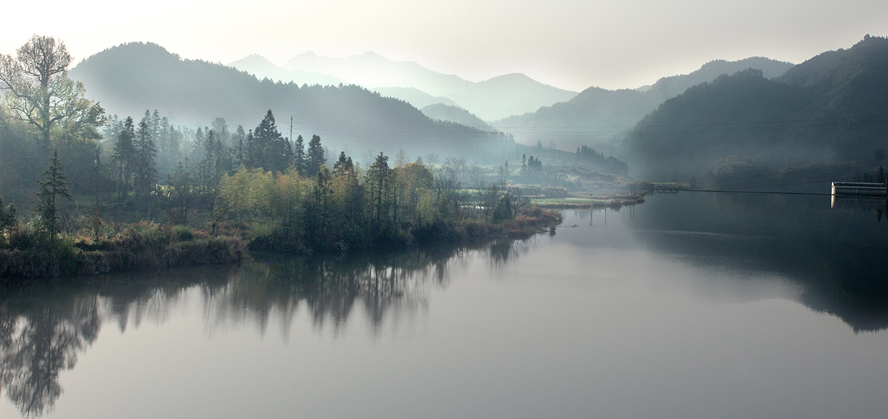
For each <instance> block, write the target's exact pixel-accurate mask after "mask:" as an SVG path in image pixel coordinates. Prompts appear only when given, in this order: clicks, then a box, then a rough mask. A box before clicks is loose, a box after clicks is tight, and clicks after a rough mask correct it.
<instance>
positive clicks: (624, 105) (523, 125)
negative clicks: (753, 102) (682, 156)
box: [491, 57, 793, 150]
mask: <svg viewBox="0 0 888 419" xmlns="http://www.w3.org/2000/svg"><path fill="white" fill-rule="evenodd" d="M792 66H793V65H792V64H790V63H786V62H781V61H775V60H771V59H768V58H760V57H753V58H747V59H744V60H739V61H724V60H717V61H712V62H709V63H707V64H705V65H704V66H703V67H701V68H700V69H699V70H697V71H695V72H693V73H691V74H687V75H680V76H672V77H664V78H661V79H660V80H659V81H657V83H655V84H654V85H653V86H648V87H647V88H645V89H634V90H633V89H623V90H605V89H601V88H598V87H590V88H588V89H586V90H584V91H582V92H580V94H578V95H576V96H575V97H574V98H573V99H571V100H569V101H567V102H564V103H557V104H554V105H551V106H547V107H543V108H540V109H539V110H537V111H535V112H532V113H527V114H523V115H519V116H513V117H509V118H504V119H501V120H498V121H494V122H492V123H491V124H492V125H493V126H494V127H496V128H497V129H499V130H501V131H504V132H508V133H511V134H513V135H514V136H515V141H516V142H519V143H523V144H535V143H536V142H537V141H541V142H542V143H543V144H549V143H550V142H551V143H555V145H556V147H559V148H562V149H568V150H571V149H574V148H576V147H580V146H582V145H597V144H601V143H612V142H614V140H616V139H618V138H620V139H621V138H622V137H623V136H624V135H625V134H626V133H627V132H629V130H631V129H632V128H633V127H634V126H635V124H636V123H638V122H639V121H641V119H642V118H644V117H645V115H647V114H649V113H651V112H652V111H653V110H654V109H656V108H657V106H659V105H660V104H661V103H663V102H664V101H666V100H668V99H670V98H673V97H675V96H678V95H680V94H682V93H684V91H685V90H687V89H688V88H689V87H691V86H694V85H697V84H700V83H705V82H710V81H712V80H714V79H715V78H716V77H718V76H720V75H723V74H733V73H735V72H737V71H740V70H744V69H747V68H756V69H760V70H762V71H763V73H764V75H765V77H767V78H773V77H777V76H780V75H781V74H783V73H784V72H786V71H787V70H789V69H790V68H792Z"/></svg>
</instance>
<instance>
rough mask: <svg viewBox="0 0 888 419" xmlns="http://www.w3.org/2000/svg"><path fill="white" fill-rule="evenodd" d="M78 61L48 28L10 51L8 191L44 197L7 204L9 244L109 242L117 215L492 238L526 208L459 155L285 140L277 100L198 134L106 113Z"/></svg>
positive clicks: (298, 241)
mask: <svg viewBox="0 0 888 419" xmlns="http://www.w3.org/2000/svg"><path fill="white" fill-rule="evenodd" d="M34 51H37V52H34ZM40 54H42V55H40ZM35 56H36V58H35ZM71 60H72V59H71V57H70V55H69V54H68V53H67V51H66V48H65V46H64V44H63V43H61V42H58V41H55V40H54V39H52V38H49V37H41V36H35V37H33V38H32V39H31V40H29V41H28V43H27V44H26V45H24V46H23V47H21V48H20V49H19V50H18V51H17V55H15V56H13V55H0V64H2V65H0V82H2V85H5V87H6V94H5V95H4V102H3V104H2V106H0V133H2V136H0V174H2V181H0V196H7V197H10V198H11V199H9V201H12V202H15V203H16V204H18V205H19V206H26V205H28V204H30V203H33V206H31V211H30V212H28V211H25V212H22V211H21V210H19V209H17V208H16V206H14V205H6V204H4V203H3V202H2V201H0V238H3V242H5V243H6V244H9V243H11V242H12V241H13V240H12V239H11V237H12V235H11V234H12V233H11V232H13V231H18V232H19V233H20V232H21V231H22V230H23V229H28V228H30V229H32V230H33V231H34V232H35V234H37V235H38V236H39V237H43V238H44V239H48V241H50V242H51V241H54V240H55V238H56V237H57V236H59V235H60V234H62V233H66V232H67V233H78V232H79V234H81V235H83V234H84V233H83V231H85V230H89V231H90V232H91V234H90V236H92V241H93V242H98V241H100V240H101V238H102V237H103V236H106V237H107V236H110V235H113V234H114V231H113V224H114V223H115V222H117V221H121V220H124V221H137V220H139V219H150V220H155V219H160V220H163V221H165V222H168V223H170V224H173V225H175V224H192V225H205V226H207V227H208V229H209V230H210V233H211V234H212V235H216V234H218V233H219V232H224V233H227V234H241V235H245V236H248V237H249V238H250V239H251V240H253V243H254V247H257V248H269V249H289V250H309V249H346V248H367V247H370V246H374V245H378V244H382V243H388V244H405V243H411V242H415V241H423V240H432V239H436V238H441V237H453V238H456V237H467V236H475V235H483V234H486V232H487V231H488V229H489V226H490V225H493V224H495V223H499V222H502V221H505V220H510V219H513V218H514V216H515V214H516V212H517V211H518V210H521V209H522V208H524V207H526V206H527V205H526V200H521V199H518V198H517V197H516V194H515V193H514V191H512V190H510V188H508V187H507V186H506V184H505V183H504V182H492V183H490V184H485V183H484V182H476V183H477V184H476V185H475V190H474V192H471V193H470V192H467V191H465V190H463V188H462V186H463V184H462V180H461V179H462V178H463V173H461V172H462V171H463V170H464V169H465V167H466V166H465V163H464V162H460V161H454V160H452V159H448V160H447V161H446V162H445V163H444V164H441V165H437V157H435V158H434V159H431V158H430V160H433V162H432V163H429V164H428V165H427V164H425V163H423V161H422V159H421V158H418V159H417V160H416V161H413V162H409V161H407V159H406V156H405V155H402V154H404V153H401V154H399V155H398V156H397V162H396V164H390V160H389V157H388V156H386V155H385V154H383V153H379V154H378V155H377V156H376V157H375V158H374V159H372V161H371V162H369V164H367V167H361V165H359V164H357V163H355V162H354V161H353V159H352V158H351V157H350V156H347V155H346V153H345V152H340V153H339V155H338V158H337V159H331V158H330V156H329V155H328V154H329V152H328V150H327V149H326V148H324V146H323V145H322V144H321V138H320V137H319V136H318V135H313V136H311V138H310V139H309V140H308V141H307V144H306V141H305V139H304V138H303V137H302V136H301V135H300V136H298V137H297V138H296V139H295V141H291V139H290V138H287V137H284V136H283V135H282V134H281V133H280V131H279V129H278V127H277V124H276V121H275V116H274V114H273V112H272V110H268V112H267V113H266V115H265V116H264V118H263V119H262V120H261V121H260V122H259V124H258V125H257V126H256V127H255V128H254V129H249V130H245V129H244V128H243V127H242V126H238V127H237V128H236V129H235V130H234V132H230V131H229V129H228V126H227V124H226V122H225V120H224V119H222V118H216V119H215V120H214V121H213V122H212V124H211V125H212V126H211V127H209V126H208V127H203V128H198V129H196V130H189V129H187V128H182V127H175V126H173V124H172V123H171V122H170V120H169V119H168V118H166V117H162V116H161V115H160V112H159V111H158V110H154V111H153V112H151V111H148V110H146V111H145V114H144V115H143V116H142V118H141V119H140V120H138V122H137V121H136V119H134V118H132V117H131V116H127V117H125V118H120V117H118V116H117V115H111V116H108V115H105V112H104V110H103V109H102V108H101V106H100V105H99V104H98V103H94V102H92V101H90V100H89V99H87V98H86V97H85V89H84V88H83V86H82V84H80V83H75V82H73V81H71V80H70V79H68V78H67V73H66V68H67V65H68V64H69V63H70V62H71ZM45 62H53V63H56V64H55V65H54V66H46V65H43V64H44V63H45ZM57 86H62V87H63V88H57ZM47 98H49V100H46V99H47ZM58 107H65V108H66V109H57V108H58ZM34 109H37V110H36V111H33V110H34ZM71 109H73V111H72V110H71ZM32 111H33V112H32ZM11 156H15V157H11ZM530 163H531V164H530V165H529V166H530V167H529V170H540V169H541V163H539V162H538V160H536V159H533V158H532V159H531V161H530ZM41 168H45V170H42V169H41ZM35 183H37V188H36V192H35V187H34V184H35ZM470 200H471V201H473V202H472V205H469V201H470ZM28 215H30V216H29V217H28ZM112 218H115V219H116V221H115V222H111V221H110V220H111V219H112ZM3 242H0V244H3Z"/></svg>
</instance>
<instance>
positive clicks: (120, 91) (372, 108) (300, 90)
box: [69, 43, 515, 163]
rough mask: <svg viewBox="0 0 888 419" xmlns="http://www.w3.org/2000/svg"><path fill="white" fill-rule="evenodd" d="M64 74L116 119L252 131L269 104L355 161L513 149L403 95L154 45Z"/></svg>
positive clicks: (122, 50) (482, 156)
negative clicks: (154, 114) (253, 70)
mask: <svg viewBox="0 0 888 419" xmlns="http://www.w3.org/2000/svg"><path fill="white" fill-rule="evenodd" d="M69 74H70V76H71V78H73V79H75V80H79V81H82V82H83V83H84V85H85V86H86V89H87V95H88V97H90V98H92V99H94V100H98V101H99V102H100V103H101V105H102V106H103V107H105V109H106V110H107V111H108V113H110V114H117V115H119V116H121V117H124V116H133V117H136V118H139V117H141V115H143V114H144V113H145V110H154V109H157V110H159V111H160V112H161V114H163V115H168V116H170V117H171V119H172V120H173V122H174V123H176V124H183V125H185V126H193V127H197V126H207V125H209V124H210V122H211V121H212V120H213V119H214V118H216V117H222V118H225V119H226V121H227V123H228V124H229V125H230V126H231V127H235V126H237V125H243V126H244V128H245V129H251V128H253V127H255V126H256V125H258V123H259V122H260V121H261V120H262V118H263V116H264V115H265V113H266V111H268V110H269V109H271V110H272V111H273V112H274V114H275V116H276V117H277V123H278V127H279V129H280V130H281V131H282V133H283V134H284V135H285V136H289V132H288V131H289V127H288V125H289V119H290V117H291V116H292V117H293V119H294V123H295V127H294V135H296V134H301V135H303V136H304V137H306V136H307V137H310V136H311V135H312V134H318V135H320V136H321V138H322V141H323V144H324V145H325V146H327V147H329V148H330V149H331V151H332V152H334V153H335V152H336V151H337V150H345V151H347V152H349V154H351V155H354V156H355V157H356V158H361V157H364V156H363V155H364V154H369V155H371V156H372V155H373V154H376V153H378V152H379V151H384V152H386V153H387V154H389V155H394V154H395V153H397V152H398V151H399V150H401V149H403V150H405V151H406V152H407V153H408V155H411V156H414V157H415V156H424V155H427V154H430V153H435V154H438V155H440V156H441V157H446V156H461V157H467V158H469V162H478V163H487V162H495V163H499V162H500V161H501V160H502V158H501V156H500V153H502V152H503V150H506V149H508V151H509V153H510V155H512V154H514V153H515V145H514V143H512V142H509V141H507V140H505V139H504V138H503V137H502V136H500V135H495V134H490V133H485V132H482V131H480V130H477V129H474V128H469V127H465V126H462V125H458V124H453V123H443V122H439V121H434V120H432V119H430V118H429V117H427V116H425V115H424V114H423V113H422V112H420V111H419V110H418V109H416V108H415V107H413V106H411V105H410V104H408V103H406V102H404V101H402V100H398V99H392V98H386V97H383V96H381V95H380V94H378V93H375V92H371V91H369V90H366V89H364V88H362V87H359V86H353V85H352V86H338V85H337V86H329V85H328V86H321V85H314V86H299V85H297V84H295V83H280V82H273V81H271V80H269V79H265V80H261V81H260V80H259V79H257V78H256V77H254V76H252V75H250V74H247V73H246V72H242V71H239V70H237V69H234V68H232V67H226V66H223V65H220V64H212V63H208V62H204V61H195V60H182V59H180V58H179V56H177V55H175V54H171V53H169V52H168V51H166V50H165V49H164V48H162V47H160V46H158V45H156V44H151V43H148V44H144V43H131V44H125V45H120V46H117V47H113V48H110V49H107V50H105V51H103V52H101V53H98V54H96V55H94V56H92V57H89V58H87V59H86V60H84V61H82V62H81V63H80V64H78V65H77V66H76V67H75V68H73V69H72V70H71V71H70V73H69ZM311 76H313V77H314V76H315V75H311Z"/></svg>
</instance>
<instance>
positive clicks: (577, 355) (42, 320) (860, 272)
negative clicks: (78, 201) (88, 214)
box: [0, 193, 888, 418]
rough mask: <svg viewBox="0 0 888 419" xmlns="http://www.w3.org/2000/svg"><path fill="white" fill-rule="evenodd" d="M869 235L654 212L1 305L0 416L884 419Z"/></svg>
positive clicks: (738, 202) (39, 293) (846, 227)
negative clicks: (521, 234)
mask: <svg viewBox="0 0 888 419" xmlns="http://www.w3.org/2000/svg"><path fill="white" fill-rule="evenodd" d="M884 214H885V213H884V206H882V207H880V206H879V205H878V204H875V205H855V204H847V205H845V206H838V207H837V208H831V206H830V202H829V198H828V197H805V196H791V197H780V196H749V195H745V196H738V195H727V194H685V193H682V194H677V195H664V194H659V195H654V196H651V197H649V199H648V201H647V202H646V203H645V204H643V205H640V206H637V207H634V208H623V209H621V210H620V211H616V212H615V211H613V210H608V211H607V212H604V211H600V210H599V211H595V212H590V211H588V210H586V211H567V212H565V213H564V215H565V221H564V223H563V224H562V225H561V226H560V227H559V228H558V229H557V231H556V233H555V234H554V235H548V234H541V235H537V236H534V237H532V238H531V239H529V240H525V241H517V242H511V241H495V242H493V243H489V244H479V245H477V246H470V247H467V248H426V249H422V250H410V251H405V252H396V253H370V254H346V255H344V256H342V257H340V256H338V255H337V256H331V257H315V258H289V257H285V256H280V255H271V254H261V255H258V256H256V258H255V261H253V262H250V263H247V264H244V265H242V266H235V267H227V266H225V267H205V268H196V269H186V270H175V271H170V272H168V273H160V274H155V273H146V274H130V275H115V276H107V277H97V278H86V279H84V280H77V281H65V282H60V283H53V284H39V285H33V286H26V287H23V288H15V289H9V290H4V292H3V293H2V294H0V295H2V296H3V297H2V299H0V326H2V327H0V367H2V374H0V379H2V381H0V386H2V387H0V389H2V390H0V391H2V397H3V399H2V400H3V401H2V402H0V415H2V416H3V417H18V416H20V415H22V414H25V413H30V414H32V415H39V414H43V415H44V416H46V417H146V418H147V417H159V416H164V417H195V416H199V417H206V416H217V417H244V416H261V417H293V416H303V417H344V416H359V417H380V418H382V417H388V418H390V417H441V418H445V417H456V416H463V417H543V416H547V417H627V418H628V417H663V418H686V417H728V418H731V417H738V418H740V417H752V416H754V417H806V418H812V417H813V418H818V417H822V418H829V417H838V416H842V415H845V414H847V412H855V415H856V416H862V417H876V416H878V415H879V412H882V411H884V409H885V408H886V407H888V406H886V404H888V403H886V402H885V401H884V400H883V398H882V397H881V394H882V393H883V389H884V388H885V385H886V384H888V382H886V381H888V379H886V378H885V377H888V374H886V372H888V371H886V370H885V369H886V365H888V363H886V362H885V358H886V357H888V352H886V349H885V348H888V345H886V343H888V342H886V340H888V336H886V333H885V328H886V327H888V316H886V311H888V309H886V307H888V305H886V304H884V302H885V297H886V296H888V292H886V290H885V287H884V285H882V284H881V282H882V279H883V278H885V277H886V268H885V267H884V264H883V263H882V260H883V258H882V257H881V255H884V254H885V250H886V245H888V240H886V239H885V238H886V237H888V236H886V233H888V231H886V229H888V222H886V220H882V218H884ZM47 379H48V380H47Z"/></svg>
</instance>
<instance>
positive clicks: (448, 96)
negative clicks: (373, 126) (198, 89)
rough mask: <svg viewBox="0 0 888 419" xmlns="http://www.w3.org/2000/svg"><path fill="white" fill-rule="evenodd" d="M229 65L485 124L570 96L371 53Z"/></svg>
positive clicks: (521, 79) (519, 78) (511, 77)
mask: <svg viewBox="0 0 888 419" xmlns="http://www.w3.org/2000/svg"><path fill="white" fill-rule="evenodd" d="M230 65H231V66H232V67H235V68H237V69H239V70H243V71H246V72H248V73H251V74H253V75H255V76H256V77H258V78H260V79H261V78H266V77H267V78H270V79H272V80H275V81H282V82H285V83H286V82H290V81H292V82H294V83H297V84H300V85H301V84H309V85H311V84H321V85H327V84H334V85H335V84H338V83H344V84H356V85H360V86H363V87H365V88H367V89H369V90H373V91H378V92H379V93H380V94H383V95H386V96H390V97H394V98H397V99H401V100H404V101H406V102H408V103H410V104H412V105H413V106H415V107H417V108H423V107H425V106H428V105H433V104H435V103H443V104H445V105H451V106H459V107H461V108H463V109H466V110H468V111H469V112H471V113H473V114H475V115H477V116H478V117H480V118H481V119H484V120H487V121H492V120H496V119H502V118H505V117H508V116H511V115H518V114H523V113H527V112H532V111H535V110H537V109H539V108H540V107H541V106H548V105H552V104H554V103H558V102H563V101H566V100H569V99H570V98H572V97H574V96H575V95H576V92H571V91H568V90H564V89H559V88H556V87H553V86H549V85H546V84H543V83H540V82H537V81H535V80H533V79H531V78H530V77H527V76H525V75H523V74H508V75H503V76H499V77H495V78H492V79H490V80H485V81H482V82H477V83H476V82H471V81H468V80H464V79H462V78H460V77H457V76H454V75H448V74H441V73H437V72H435V71H432V70H429V69H427V68H425V67H422V66H420V65H419V64H417V63H414V62H396V61H391V60H388V59H386V58H384V57H382V56H380V55H378V54H375V53H372V52H367V53H364V54H362V55H354V56H350V57H344V58H328V57H319V56H317V55H315V54H313V53H310V52H309V53H304V54H301V55H298V56H296V57H294V58H293V59H291V60H290V61H288V62H287V64H286V65H285V67H283V68H282V67H278V66H276V65H274V64H273V63H271V62H269V61H268V60H265V59H264V58H261V57H258V56H250V57H246V58H244V59H241V60H238V61H235V62H233V63H231V64H230Z"/></svg>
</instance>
